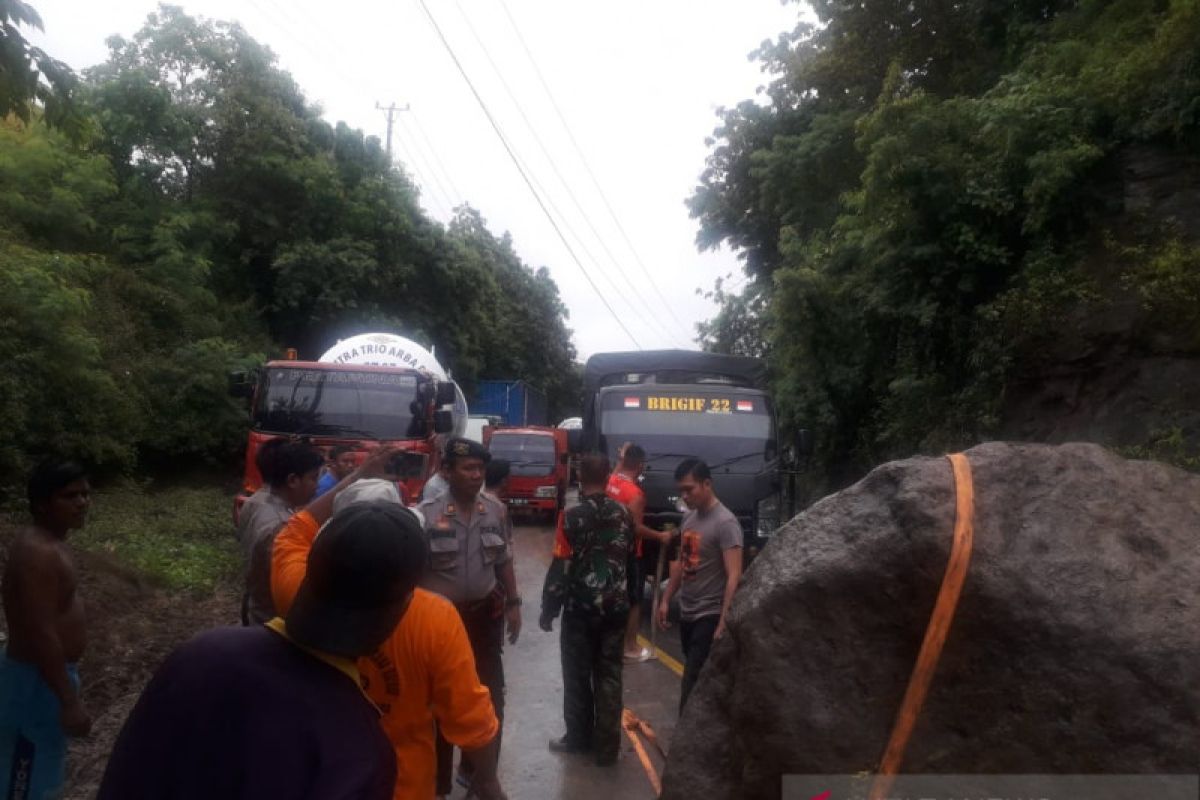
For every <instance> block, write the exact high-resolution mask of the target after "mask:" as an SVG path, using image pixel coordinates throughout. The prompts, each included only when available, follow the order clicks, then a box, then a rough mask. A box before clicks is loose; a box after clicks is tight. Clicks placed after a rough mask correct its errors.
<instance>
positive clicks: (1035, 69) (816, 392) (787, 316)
mask: <svg viewBox="0 0 1200 800" xmlns="http://www.w3.org/2000/svg"><path fill="white" fill-rule="evenodd" d="M812 6H813V9H814V10H815V12H816V14H817V16H818V20H819V24H816V25H812V24H807V23H803V24H800V25H799V26H798V27H797V28H796V29H795V30H794V31H793V32H791V33H789V34H785V35H783V36H781V37H780V38H779V39H778V41H775V42H768V43H765V44H764V45H763V46H762V47H761V49H760V50H759V51H757V53H756V56H757V58H758V59H759V60H760V62H761V63H762V65H763V68H764V70H765V71H768V72H770V73H773V74H775V75H777V76H778V77H777V78H776V79H775V80H774V81H773V82H772V83H771V84H770V85H769V86H768V87H766V89H765V93H764V97H763V100H762V102H751V101H747V102H744V103H742V104H741V105H739V106H737V107H736V108H731V109H726V110H724V111H722V112H721V123H720V126H719V127H718V128H717V130H716V131H715V133H714V134H713V137H712V139H711V140H710V145H711V152H710V155H709V158H708V161H707V165H706V169H705V171H704V173H703V174H702V176H701V180H700V183H699V186H698V187H697V188H696V190H695V192H694V193H693V195H692V197H691V199H690V201H689V205H690V209H691V212H692V214H693V216H694V217H695V218H697V219H698V220H699V223H700V226H701V231H700V234H699V237H698V243H699V245H700V246H701V247H715V246H718V245H720V244H728V245H730V246H731V247H733V248H735V249H736V250H737V251H738V252H739V253H740V255H741V257H742V258H743V260H744V264H745V269H746V272H747V274H748V276H749V278H750V283H749V285H748V286H747V287H746V288H745V289H744V290H743V291H741V292H740V293H734V294H729V293H725V294H724V297H723V299H724V301H725V302H724V306H723V309H722V311H721V313H720V314H719V315H718V316H717V318H716V319H714V320H712V321H711V322H710V323H708V324H707V325H705V326H704V327H703V328H702V331H701V333H702V337H703V339H704V342H705V344H706V346H708V347H710V348H714V349H719V350H727V351H732V352H762V353H765V354H767V356H768V358H769V359H770V361H771V364H772V367H773V369H774V373H775V376H776V382H777V388H778V391H779V395H780V398H781V406H782V408H783V411H784V414H785V417H786V421H788V422H790V423H791V424H792V425H793V426H795V427H809V428H815V429H816V430H817V433H818V442H819V443H820V452H819V458H820V463H821V466H822V468H823V469H824V470H825V475H826V477H827V478H828V480H829V481H830V482H831V483H833V484H834V485H837V484H840V483H844V482H845V481H846V480H848V479H850V478H853V477H855V476H857V475H859V474H861V472H862V470H864V469H865V468H867V467H869V466H871V465H873V464H875V463H878V462H879V461H881V460H884V459H886V458H890V457H897V456H903V455H908V454H911V453H913V452H918V451H937V450H943V449H948V448H953V447H961V446H964V445H967V444H970V443H971V442H973V441H977V440H978V439H979V438H982V437H984V436H986V435H987V434H988V433H991V432H993V431H995V430H996V429H997V426H998V425H999V424H1000V416H1001V412H1002V407H1003V402H1004V398H1005V393H1006V390H1007V389H1008V387H1009V385H1010V381H1011V379H1012V376H1013V375H1014V374H1016V373H1017V372H1020V371H1021V370H1022V369H1024V368H1027V367H1028V366H1029V365H1030V364H1031V363H1033V362H1035V361H1036V360H1037V358H1038V354H1039V352H1040V351H1041V350H1042V349H1043V348H1044V347H1045V346H1046V345H1047V343H1048V342H1051V341H1053V339H1054V337H1055V336H1056V335H1059V334H1061V333H1062V332H1063V330H1064V328H1069V327H1070V326H1071V325H1072V324H1074V323H1073V322H1072V320H1077V319H1078V317H1079V316H1080V314H1079V310H1080V309H1081V308H1087V307H1089V304H1091V306H1090V307H1091V308H1093V310H1094V309H1095V308H1097V307H1098V306H1097V303H1098V302H1099V301H1098V299H1097V298H1098V297H1099V295H1100V294H1103V292H1099V293H1098V290H1100V289H1105V288H1107V287H1104V286H1098V285H1097V284H1098V283H1101V282H1103V278H1104V277H1106V276H1099V275H1098V274H1097V270H1096V269H1095V268H1094V266H1095V263H1096V261H1097V259H1096V258H1095V252H1096V250H1097V249H1101V250H1102V249H1103V247H1101V246H1100V245H1102V240H1103V239H1104V236H1103V232H1104V231H1105V230H1106V226H1107V225H1108V224H1109V222H1110V221H1111V220H1112V219H1113V218H1114V216H1115V213H1116V212H1118V211H1120V210H1121V209H1120V205H1121V201H1120V194H1121V191H1120V188H1119V185H1118V173H1119V171H1120V169H1119V168H1120V164H1121V157H1122V155H1123V154H1124V153H1125V152H1126V151H1127V149H1128V148H1129V147H1130V146H1131V145H1143V146H1147V147H1153V148H1155V149H1157V150H1159V151H1163V152H1166V153H1169V154H1174V155H1176V156H1179V157H1182V158H1188V157H1191V156H1194V155H1195V154H1196V151H1197V145H1198V144H1200V136H1198V134H1200V7H1198V6H1197V5H1196V4H1195V3H1193V2H1187V1H1186V0H1151V1H1150V2H1147V1H1146V0H1022V2H1015V3H1014V2H1011V0H968V1H967V2H956V3H944V2H940V0H880V1H879V2H874V0H873V1H872V2H867V3H862V2H843V1H842V0H816V1H815V2H813V3H812ZM1193 211H1194V209H1193ZM1163 233H1164V231H1162V230H1161V229H1159V230H1157V231H1156V233H1155V236H1156V237H1157V241H1158V243H1157V244H1156V245H1155V246H1157V247H1160V248H1161V247H1162V246H1164V245H1162V241H1161V240H1162V239H1163V238H1164V237H1163ZM1165 234H1166V236H1165V239H1166V240H1167V241H1168V242H1173V243H1169V244H1167V245H1165V247H1166V248H1167V249H1166V251H1164V252H1165V255H1164V254H1160V255H1158V256H1156V255H1155V254H1154V253H1147V254H1145V259H1144V260H1145V261H1147V262H1148V264H1149V265H1150V266H1147V267H1145V268H1135V267H1129V268H1128V269H1126V270H1125V271H1124V279H1125V280H1126V281H1133V282H1134V284H1137V285H1141V286H1142V289H1141V290H1140V291H1142V293H1143V294H1146V293H1150V294H1153V295H1154V296H1155V297H1156V298H1159V295H1161V293H1162V290H1163V288H1164V287H1165V286H1166V285H1167V284H1166V283H1165V280H1167V277H1166V274H1165V273H1166V271H1167V266H1164V265H1168V266H1170V265H1178V264H1180V263H1181V260H1180V258H1178V257H1177V256H1179V253H1178V252H1175V251H1174V250H1172V249H1171V248H1184V249H1186V250H1188V251H1189V252H1191V253H1194V252H1195V248H1194V243H1193V244H1192V245H1185V244H1180V243H1178V242H1175V236H1176V234H1175V232H1172V231H1166V232H1165ZM1143 238H1145V237H1143ZM1150 238H1151V239H1154V237H1150ZM1152 249H1153V248H1152ZM1156 252H1157V251H1156ZM1172 255H1174V256H1176V257H1174V258H1171V257H1170V256H1172ZM1099 260H1100V261H1107V262H1111V261H1113V260H1119V259H1112V258H1108V259H1104V258H1101V259H1099ZM1189 263H1190V264H1191V265H1194V264H1195V263H1196V262H1195V259H1192V260H1191V261H1190V262H1189ZM1155 264H1157V265H1158V268H1157V269H1156V268H1155V267H1154V265H1155ZM1193 275H1194V273H1193ZM1171 277H1172V278H1174V277H1175V276H1174V275H1172V276H1171ZM1139 281H1140V282H1141V283H1139ZM1115 283H1116V284H1120V280H1118V281H1116V282H1115ZM1170 285H1171V286H1176V285H1179V286H1186V289H1185V290H1186V291H1194V287H1195V279H1194V277H1193V278H1191V279H1190V280H1184V281H1182V282H1177V283H1176V284H1170ZM718 291H719V287H718ZM1134 291H1135V292H1136V291H1139V290H1138V289H1137V288H1136V286H1134ZM1181 291H1183V290H1181ZM1160 300H1161V298H1159V300H1156V302H1157V301H1160ZM1173 307H1174V308H1176V309H1188V311H1186V312H1183V316H1184V317H1186V318H1179V317H1178V316H1177V318H1176V319H1175V321H1174V323H1173V324H1174V325H1176V326H1177V327H1176V328H1175V330H1176V331H1178V330H1180V329H1182V328H1187V326H1191V327H1190V329H1191V330H1192V331H1195V330H1197V329H1200V317H1198V314H1197V311H1196V308H1195V307H1194V306H1191V307H1189V306H1188V305H1187V304H1186V303H1174V304H1173ZM1163 319H1164V320H1165V317H1164V318H1163ZM1178 326H1182V328H1180V327H1178ZM1191 338H1192V341H1193V343H1194V341H1195V337H1194V336H1193V337H1191Z"/></svg>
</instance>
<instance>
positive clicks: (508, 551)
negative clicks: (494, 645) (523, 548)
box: [496, 509, 521, 644]
mask: <svg viewBox="0 0 1200 800" xmlns="http://www.w3.org/2000/svg"><path fill="white" fill-rule="evenodd" d="M503 527H504V544H505V545H506V547H505V555H506V556H507V557H506V558H505V559H504V563H503V564H500V565H499V566H498V567H496V577H498V578H499V579H500V583H501V584H503V586H504V596H505V597H506V598H507V600H505V602H506V603H508V604H509V605H506V606H505V607H504V627H505V628H506V629H507V630H508V643H509V644H516V643H517V638H518V637H519V636H520V635H521V606H520V605H519V603H520V599H521V593H520V590H519V589H518V588H517V571H516V569H515V567H514V566H513V545H512V519H511V518H510V517H509V516H508V510H507V509H505V511H504V526H503Z"/></svg>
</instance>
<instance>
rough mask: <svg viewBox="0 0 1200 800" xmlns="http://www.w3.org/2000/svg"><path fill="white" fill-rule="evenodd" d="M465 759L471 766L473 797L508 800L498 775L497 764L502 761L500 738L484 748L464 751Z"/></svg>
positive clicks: (484, 799)
mask: <svg viewBox="0 0 1200 800" xmlns="http://www.w3.org/2000/svg"><path fill="white" fill-rule="evenodd" d="M462 755H463V759H464V760H465V761H466V762H467V763H469V764H470V765H471V796H472V797H478V798H480V800H507V795H505V794H504V790H503V789H502V788H501V787H500V778H499V776H497V775H496V763H497V762H498V761H499V760H500V737H499V736H497V737H496V738H494V739H492V740H491V741H490V742H488V743H487V744H485V745H484V746H483V747H479V748H476V749H474V750H463V751H462Z"/></svg>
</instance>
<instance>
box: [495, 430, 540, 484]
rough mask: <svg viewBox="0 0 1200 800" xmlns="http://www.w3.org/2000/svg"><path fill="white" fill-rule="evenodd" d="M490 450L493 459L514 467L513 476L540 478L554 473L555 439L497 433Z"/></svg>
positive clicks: (531, 434) (532, 434)
mask: <svg viewBox="0 0 1200 800" xmlns="http://www.w3.org/2000/svg"><path fill="white" fill-rule="evenodd" d="M488 450H489V451H490V452H491V454H492V458H502V459H504V460H505V461H507V462H508V463H509V464H511V465H512V470H511V474H512V475H514V476H522V477H535V476H537V477H540V476H543V475H549V474H551V473H552V472H554V439H553V438H552V437H550V436H539V435H538V434H534V433H495V434H493V435H492V441H491V444H489V445H488Z"/></svg>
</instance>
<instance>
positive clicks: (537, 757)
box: [452, 524, 679, 800]
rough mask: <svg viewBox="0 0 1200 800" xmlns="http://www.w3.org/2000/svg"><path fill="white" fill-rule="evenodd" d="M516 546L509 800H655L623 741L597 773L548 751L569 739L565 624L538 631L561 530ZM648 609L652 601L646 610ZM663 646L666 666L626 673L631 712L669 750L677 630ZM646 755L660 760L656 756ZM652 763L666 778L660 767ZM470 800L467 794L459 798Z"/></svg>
mask: <svg viewBox="0 0 1200 800" xmlns="http://www.w3.org/2000/svg"><path fill="white" fill-rule="evenodd" d="M513 538H514V544H515V549H516V570H517V582H518V583H519V584H520V587H521V596H522V597H523V598H524V600H525V605H524V607H523V612H524V614H523V628H522V631H521V637H520V639H519V640H518V642H517V643H516V644H515V645H509V646H506V648H505V651H504V671H505V677H506V680H507V683H508V691H507V705H506V711H505V721H504V745H503V750H502V752H501V755H500V779H501V782H502V784H503V786H504V789H505V791H506V792H507V793H508V796H509V798H510V800H556V798H564V799H569V800H626V799H628V800H643V799H644V800H651V798H653V797H654V792H653V790H652V789H651V786H650V780H649V778H648V777H647V775H646V772H645V769H644V768H643V766H642V764H641V762H640V761H639V759H638V757H637V754H636V753H635V752H634V750H633V745H632V744H631V743H630V741H629V737H628V736H626V735H625V734H624V733H623V734H622V737H621V754H620V757H619V759H618V760H617V764H616V766H614V767H597V766H595V764H593V763H592V760H591V759H590V758H589V757H587V756H572V755H558V754H555V753H551V752H550V751H549V750H548V749H547V746H546V745H547V742H548V741H549V740H550V739H552V738H557V737H558V736H561V735H562V733H563V721H562V669H561V665H560V663H559V650H558V624H557V622H556V624H555V626H554V632H553V633H545V632H543V631H542V630H541V629H540V628H538V625H537V618H538V613H539V611H540V608H541V595H542V582H543V580H544V579H545V577H546V569H547V567H548V566H549V564H550V553H551V551H552V549H553V545H554V529H553V527H552V526H550V525H544V526H543V525H534V524H526V525H520V526H519V527H517V528H516V529H515V531H514V536H513ZM648 605H649V601H647V609H648ZM643 617H646V614H645V613H643ZM642 629H643V635H644V636H645V637H647V638H648V637H649V636H650V631H649V625H648V620H646V619H643V622H642ZM659 638H660V639H661V640H662V641H661V642H660V645H662V646H663V648H664V650H665V651H666V652H667V653H668V656H667V658H666V659H664V660H654V661H648V662H646V663H643V664H630V665H626V667H625V673H624V693H625V707H626V708H629V709H631V710H632V711H633V712H634V713H635V714H637V715H638V716H639V717H640V718H642V719H643V720H645V721H646V722H648V723H649V724H650V725H651V726H652V727H653V729H654V731H655V732H656V733H657V734H658V736H659V740H660V741H661V742H662V743H663V745H664V747H668V748H669V743H670V739H671V733H672V731H673V729H674V726H675V721H676V716H677V715H676V708H677V705H678V703H679V676H678V675H677V674H676V672H675V671H673V670H672V669H671V667H670V666H668V663H667V662H669V661H677V659H678V653H679V634H678V632H677V630H676V629H672V630H669V631H667V632H665V633H659ZM670 653H674V658H672V657H671V656H670ZM676 666H678V665H677V663H676ZM647 749H648V751H650V752H652V753H653V750H652V748H649V747H648V748H647ZM651 757H652V759H653V761H654V765H655V767H656V768H657V769H658V771H659V772H660V773H661V771H662V762H661V760H659V759H658V758H657V756H656V755H652V756H651ZM463 796H464V792H463V790H462V789H456V791H455V794H454V795H452V797H454V798H461V797H463Z"/></svg>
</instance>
